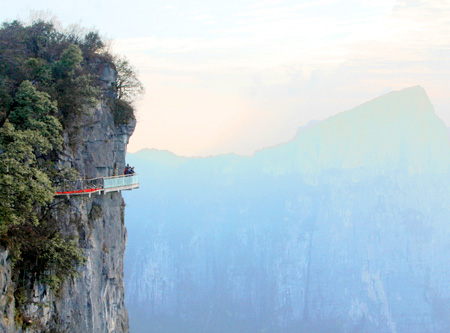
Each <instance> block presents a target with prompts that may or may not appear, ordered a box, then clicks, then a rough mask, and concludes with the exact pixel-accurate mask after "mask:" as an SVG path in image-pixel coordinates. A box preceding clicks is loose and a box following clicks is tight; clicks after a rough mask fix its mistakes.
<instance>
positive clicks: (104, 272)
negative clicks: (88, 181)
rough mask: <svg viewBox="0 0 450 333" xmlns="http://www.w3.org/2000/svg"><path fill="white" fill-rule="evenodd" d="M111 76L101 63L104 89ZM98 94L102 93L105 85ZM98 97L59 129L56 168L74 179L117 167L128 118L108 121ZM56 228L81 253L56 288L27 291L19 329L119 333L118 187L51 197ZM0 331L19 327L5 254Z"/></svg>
mask: <svg viewBox="0 0 450 333" xmlns="http://www.w3.org/2000/svg"><path fill="white" fill-rule="evenodd" d="M115 79H116V73H115V71H114V70H113V69H112V68H110V67H107V66H106V67H105V69H104V71H103V76H102V80H103V82H104V87H105V88H106V87H108V86H111V84H113V83H114V82H115ZM105 91H107V90H106V89H105ZM106 101H107V99H106V98H105V100H104V101H101V102H100V103H99V104H98V105H97V106H96V107H95V108H92V109H91V110H89V112H88V113H86V114H85V115H83V116H82V117H80V119H78V122H77V124H76V125H74V124H72V130H71V131H70V133H66V134H65V140H66V145H65V147H66V149H65V151H64V152H63V153H62V154H61V155H60V165H61V166H72V167H74V168H75V169H77V170H78V171H79V172H80V174H81V176H82V177H86V178H95V177H105V176H113V175H117V174H119V173H121V171H122V170H123V169H124V167H125V155H126V146H127V143H128V139H129V137H130V136H131V134H132V132H133V130H134V127H135V121H134V120H133V121H131V122H130V123H129V124H128V125H119V126H116V125H115V123H114V119H113V114H112V112H111V109H110V106H109V105H108V103H107V102H106ZM56 202H58V203H60V204H61V207H63V208H62V209H60V210H59V212H58V213H57V216H58V221H60V223H61V225H62V229H63V232H66V233H70V234H72V235H76V236H77V237H78V239H79V243H80V246H81V247H82V248H83V250H84V254H85V256H86V258H87V260H86V263H85V265H83V266H82V267H79V276H78V277H77V278H74V279H71V280H69V281H65V282H64V284H63V285H62V288H61V290H58V291H53V290H49V289H48V288H47V287H45V286H43V285H37V286H35V288H34V291H33V292H34V295H32V297H33V303H34V305H31V306H29V307H28V308H27V310H26V316H25V317H26V318H28V321H29V323H31V326H29V328H27V329H26V331H56V332H60V331H63V332H66V331H67V332H83V333H84V332H127V331H128V314H127V311H126V308H125V305H124V296H125V295H124V283H123V259H124V254H125V244H126V240H127V234H126V228H125V224H124V207H125V204H124V201H123V199H122V195H121V193H120V192H113V193H107V194H106V195H98V194H97V195H92V196H91V197H71V198H59V199H55V203H56ZM0 269H1V270H0V291H1V292H2V295H0V310H1V311H3V312H4V315H3V321H2V323H1V324H0V328H1V329H0V330H2V331H5V332H15V331H22V330H23V329H22V328H20V327H19V328H17V327H16V324H15V323H14V314H13V313H14V311H13V308H12V305H11V304H13V303H14V302H13V299H12V297H11V295H12V285H11V280H10V265H9V263H8V262H7V252H6V251H3V252H1V253H0Z"/></svg>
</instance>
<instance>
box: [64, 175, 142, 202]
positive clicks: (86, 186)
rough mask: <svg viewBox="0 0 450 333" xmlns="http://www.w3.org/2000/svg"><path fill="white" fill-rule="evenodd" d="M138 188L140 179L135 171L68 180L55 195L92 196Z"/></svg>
mask: <svg viewBox="0 0 450 333" xmlns="http://www.w3.org/2000/svg"><path fill="white" fill-rule="evenodd" d="M136 188H139V179H138V175H137V174H135V173H134V174H131V175H120V176H113V177H99V178H92V179H79V180H77V181H74V182H66V183H64V184H63V185H62V186H61V187H60V188H59V189H58V190H57V191H56V194H55V196H72V195H87V196H89V197H90V196H91V195H92V194H94V193H97V194H105V193H108V192H118V191H123V190H133V189H136Z"/></svg>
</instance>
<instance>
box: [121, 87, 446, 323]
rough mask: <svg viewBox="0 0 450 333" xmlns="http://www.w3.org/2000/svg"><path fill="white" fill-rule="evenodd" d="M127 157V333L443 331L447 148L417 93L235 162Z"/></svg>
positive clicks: (383, 100) (232, 158) (346, 115)
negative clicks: (130, 175) (133, 170)
mask: <svg viewBox="0 0 450 333" xmlns="http://www.w3.org/2000/svg"><path fill="white" fill-rule="evenodd" d="M128 160H129V162H130V163H131V164H133V165H135V166H136V167H137V169H138V171H139V175H140V183H141V188H140V189H139V191H133V192H131V193H125V194H124V196H125V198H126V202H127V206H128V208H127V210H126V214H127V217H126V221H127V227H128V245H127V257H126V261H125V281H126V302H127V308H128V311H129V315H130V327H131V330H132V331H133V332H153V331H156V330H158V331H161V332H256V331H265V332H303V331H304V332H312V331H313V332H318V331H321V332H330V331H332V332H341V331H342V332H350V331H355V332H362V331H364V332H445V331H449V330H450V322H449V320H448V318H450V285H449V284H448V283H447V281H448V277H449V276H450V265H449V264H448V263H449V259H448V258H449V249H450V223H449V222H448V221H450V205H449V202H450V146H449V144H448V133H447V129H446V128H445V126H444V124H443V123H442V122H441V121H440V120H439V119H438V118H437V117H436V116H435V114H434V111H433V107H432V105H431V103H430V101H429V99H428V97H427V95H426V93H425V91H424V90H423V89H422V88H420V87H413V88H408V89H404V90H402V91H398V92H392V93H389V94H387V95H384V96H382V97H379V98H377V99H374V100H372V101H370V102H367V103H365V104H363V105H361V106H358V107H356V108H354V109H352V110H349V111H347V112H343V113H341V114H338V115H336V116H334V117H332V118H330V119H328V120H325V121H322V122H320V123H319V124H316V125H314V126H311V127H309V128H307V129H305V130H303V131H302V132H301V133H299V135H297V136H296V137H295V138H294V139H293V140H292V141H290V142H288V143H286V144H283V145H279V146H276V147H273V148H270V149H264V150H261V151H259V152H257V153H255V154H254V155H253V156H251V157H242V156H237V155H233V154H228V155H221V156H215V157H211V158H183V157H178V156H175V155H173V154H171V153H169V152H163V151H155V150H145V151H141V152H138V153H136V154H129V155H128Z"/></svg>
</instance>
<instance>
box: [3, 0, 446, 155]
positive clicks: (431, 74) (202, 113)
mask: <svg viewBox="0 0 450 333" xmlns="http://www.w3.org/2000/svg"><path fill="white" fill-rule="evenodd" d="M1 1H2V2H3V6H2V9H1V12H0V18H1V19H2V21H5V20H12V19H17V18H19V19H22V20H24V21H26V20H27V19H28V18H29V16H30V11H31V10H36V11H39V10H44V11H45V10H50V11H51V13H52V14H53V15H55V16H56V17H57V18H58V19H59V20H60V21H61V22H62V23H63V25H64V26H68V25H70V24H73V23H77V24H80V25H82V26H84V27H87V28H94V29H98V30H100V32H101V33H102V34H103V35H105V36H106V37H108V38H110V39H113V40H114V44H113V45H114V46H113V47H114V50H115V52H117V53H120V54H123V55H126V56H127V57H128V58H129V59H130V60H131V62H132V63H133V64H134V65H135V67H136V68H137V69H138V70H139V72H140V77H141V80H142V81H143V83H144V85H145V87H146V94H145V96H144V97H143V98H141V100H140V101H139V102H138V103H137V104H136V105H137V110H138V112H137V117H138V125H137V128H136V131H135V134H134V135H133V137H132V138H131V141H130V145H129V151H136V150H139V149H141V148H157V149H167V150H170V151H173V152H175V153H177V154H181V155H187V156H190V155H211V154H219V153H226V152H236V153H240V154H250V153H252V152H253V151H254V150H255V149H259V148H262V147H266V146H271V145H274V144H276V143H279V142H283V141H286V140H288V139H290V138H291V137H292V136H293V135H294V133H295V132H296V130H297V128H298V127H300V126H303V125H304V124H306V123H307V122H308V121H309V120H312V119H317V120H323V119H326V118H328V117H330V116H332V115H334V114H336V113H338V112H341V111H345V110H348V109H350V108H353V107H355V106H357V105H358V104H361V103H363V102H365V101H367V100H370V99H372V98H375V97H377V96H380V95H381V94H383V93H386V92H388V91H391V90H398V89H402V88H405V87H409V86H415V85H421V86H422V87H424V88H425V90H426V91H427V92H428V95H429V96H430V99H431V101H432V103H433V105H434V107H435V109H436V113H437V114H438V116H439V117H440V118H441V119H442V120H444V121H445V123H446V124H447V125H448V126H450V0H449V1H446V0H424V1H422V0H404V1H402V0H397V1H393V0H377V1H374V0H360V1H356V0H355V1H351V0H340V1H339V0H297V1H289V0H286V1H283V0H262V1H256V0H239V1H237V0H226V1H214V0H191V1H170V0H128V1H123V0H122V1H117V0H108V1H106V0H102V1H96V0H89V1H88V0H78V1H70V2H69V1H61V0H49V1H36V0H33V1H28V0H16V1H6V0H1ZM6 2H7V3H8V4H7V5H5V3H6Z"/></svg>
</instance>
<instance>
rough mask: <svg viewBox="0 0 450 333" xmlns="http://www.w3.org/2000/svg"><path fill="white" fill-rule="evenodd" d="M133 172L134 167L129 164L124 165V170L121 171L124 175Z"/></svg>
mask: <svg viewBox="0 0 450 333" xmlns="http://www.w3.org/2000/svg"><path fill="white" fill-rule="evenodd" d="M133 173H134V167H130V165H129V164H127V166H126V167H125V171H124V172H123V174H124V175H131V174H133Z"/></svg>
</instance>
